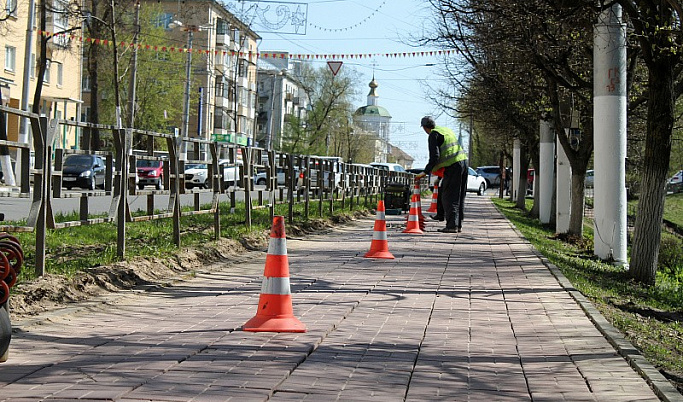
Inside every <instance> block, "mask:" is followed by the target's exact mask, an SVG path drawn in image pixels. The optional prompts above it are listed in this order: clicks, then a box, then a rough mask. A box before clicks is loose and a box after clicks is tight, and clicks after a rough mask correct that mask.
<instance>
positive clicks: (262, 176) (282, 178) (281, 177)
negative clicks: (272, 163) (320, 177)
mask: <svg viewBox="0 0 683 402" xmlns="http://www.w3.org/2000/svg"><path fill="white" fill-rule="evenodd" d="M275 172H276V174H277V185H278V186H286V185H287V171H286V170H285V169H284V168H275ZM299 176H300V174H299V168H298V167H295V168H294V177H295V178H296V179H297V181H296V183H294V185H295V186H296V185H298V182H299V179H301V180H303V177H301V178H300V177H299ZM267 177H268V176H267V175H266V172H260V173H257V174H256V175H255V176H254V184H256V185H259V186H265V184H266V180H267Z"/></svg>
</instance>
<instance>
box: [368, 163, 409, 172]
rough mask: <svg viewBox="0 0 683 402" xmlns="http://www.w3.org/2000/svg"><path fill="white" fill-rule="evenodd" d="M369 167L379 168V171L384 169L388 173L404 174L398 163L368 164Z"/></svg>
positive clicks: (403, 169)
mask: <svg viewBox="0 0 683 402" xmlns="http://www.w3.org/2000/svg"><path fill="white" fill-rule="evenodd" d="M370 166H373V167H376V168H379V169H384V170H388V171H390V172H405V171H406V170H405V168H403V166H401V165H399V164H398V163H386V162H372V163H370Z"/></svg>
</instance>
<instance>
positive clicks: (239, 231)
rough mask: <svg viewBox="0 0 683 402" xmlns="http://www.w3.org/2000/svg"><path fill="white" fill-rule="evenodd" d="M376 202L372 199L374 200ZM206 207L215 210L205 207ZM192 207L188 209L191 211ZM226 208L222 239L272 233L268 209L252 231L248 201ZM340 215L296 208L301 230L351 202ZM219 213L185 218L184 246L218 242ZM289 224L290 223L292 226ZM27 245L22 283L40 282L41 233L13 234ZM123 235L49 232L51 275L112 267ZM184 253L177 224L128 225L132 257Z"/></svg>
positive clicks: (256, 216)
mask: <svg viewBox="0 0 683 402" xmlns="http://www.w3.org/2000/svg"><path fill="white" fill-rule="evenodd" d="M369 202H371V201H369ZM203 208H207V209H208V208H209V207H208V206H203ZM191 209H192V208H191V207H184V208H183V210H187V211H190V210H191ZM219 209H220V237H221V238H227V239H233V240H236V241H241V240H243V239H244V238H247V237H250V236H253V235H255V234H259V233H263V232H264V231H266V232H267V231H268V230H269V229H270V227H271V225H272V222H271V221H270V213H269V210H268V209H267V208H260V209H254V210H252V214H251V221H252V224H251V228H247V226H246V225H245V221H246V213H245V212H246V211H245V206H244V204H243V203H237V204H236V207H235V210H234V211H233V212H231V211H230V204H229V202H222V203H220V204H219ZM367 209H368V208H366V207H365V205H364V204H363V203H362V202H361V203H357V204H355V205H354V211H366V210H367ZM334 211H335V212H334V213H333V214H330V213H329V202H326V203H325V204H324V207H323V216H319V215H318V204H317V203H316V202H312V203H311V204H310V209H309V218H308V219H306V218H305V217H304V205H303V204H296V205H295V207H294V210H293V216H294V222H293V225H296V226H297V227H304V228H305V227H307V225H311V224H312V223H314V222H316V221H319V220H328V219H336V217H338V216H340V215H344V214H349V213H350V212H351V211H350V209H349V203H348V201H347V203H346V208H345V209H344V210H342V209H341V203H340V202H338V201H335V204H334ZM288 212H289V210H288V206H287V205H276V206H275V214H276V215H284V216H285V217H287V216H288ZM213 219H214V216H213V214H202V215H189V216H184V217H181V223H180V231H181V234H180V238H181V246H182V247H184V248H185V247H190V248H191V247H202V246H203V245H205V244H207V243H211V242H213V241H214V223H213ZM55 220H56V221H57V222H66V221H75V220H78V214H76V213H74V214H68V215H59V216H55ZM286 226H288V222H287V225H286ZM12 235H13V236H15V237H17V238H18V239H19V240H20V241H21V244H22V247H23V249H24V253H25V258H26V260H25V263H24V268H22V270H21V275H19V282H22V281H29V280H33V279H36V275H35V272H34V269H33V267H35V248H36V246H35V244H36V243H35V240H36V238H35V233H25V232H18V233H13V234H12ZM116 251H117V231H116V224H115V223H101V224H96V225H84V226H75V227H68V228H63V229H58V230H48V231H47V234H46V261H45V272H46V273H47V274H53V275H64V276H67V277H71V276H73V275H75V274H76V273H78V272H80V271H83V270H85V269H88V268H92V267H97V266H103V265H108V264H111V263H114V262H116V261H118V260H119V259H118V257H117V255H116ZM177 251H178V248H177V247H176V246H175V244H174V241H173V221H172V220H171V219H158V220H151V221H142V222H127V223H126V258H127V259H131V258H134V257H138V256H144V257H147V258H159V259H164V258H168V256H173V255H174V254H176V253H177Z"/></svg>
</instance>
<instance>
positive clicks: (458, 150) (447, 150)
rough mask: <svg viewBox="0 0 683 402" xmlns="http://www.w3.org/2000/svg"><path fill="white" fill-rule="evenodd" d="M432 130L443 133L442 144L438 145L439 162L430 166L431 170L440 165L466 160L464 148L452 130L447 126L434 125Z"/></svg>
mask: <svg viewBox="0 0 683 402" xmlns="http://www.w3.org/2000/svg"><path fill="white" fill-rule="evenodd" d="M432 130H434V131H436V132H437V133H439V134H441V135H443V137H444V140H443V144H441V146H440V147H439V154H440V156H439V162H438V163H437V164H436V166H434V167H433V168H432V171H435V170H438V169H440V168H442V167H446V166H451V165H452V164H454V163H457V162H460V161H464V160H467V155H466V154H465V150H464V149H463V148H462V147H461V146H460V143H459V142H458V137H457V136H456V135H455V133H454V132H453V130H451V129H450V128H448V127H438V126H437V127H434V128H433V129H432Z"/></svg>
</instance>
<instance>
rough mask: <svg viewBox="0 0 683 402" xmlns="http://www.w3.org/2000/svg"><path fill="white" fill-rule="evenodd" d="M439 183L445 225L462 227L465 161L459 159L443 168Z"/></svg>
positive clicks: (465, 186) (465, 184)
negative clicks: (441, 178)
mask: <svg viewBox="0 0 683 402" xmlns="http://www.w3.org/2000/svg"><path fill="white" fill-rule="evenodd" d="M441 183H442V185H441V186H440V187H439V196H440V197H441V198H442V204H443V211H444V218H445V219H446V227H447V228H450V229H454V228H459V227H462V219H463V215H464V209H465V194H466V192H467V163H466V162H465V161H460V162H456V163H454V164H452V165H451V166H448V167H447V168H446V169H445V170H444V174H443V180H442V181H441ZM442 192H443V195H442Z"/></svg>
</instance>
